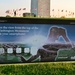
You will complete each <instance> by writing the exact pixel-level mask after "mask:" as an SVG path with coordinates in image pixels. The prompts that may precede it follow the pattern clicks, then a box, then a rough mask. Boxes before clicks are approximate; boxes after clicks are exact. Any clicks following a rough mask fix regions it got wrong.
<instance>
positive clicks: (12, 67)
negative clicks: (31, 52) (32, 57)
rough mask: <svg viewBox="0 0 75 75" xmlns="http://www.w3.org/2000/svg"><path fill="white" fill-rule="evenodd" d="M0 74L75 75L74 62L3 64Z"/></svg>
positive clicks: (0, 67) (0, 66)
mask: <svg viewBox="0 0 75 75" xmlns="http://www.w3.org/2000/svg"><path fill="white" fill-rule="evenodd" d="M0 75H75V62H62V63H61V62H48V63H32V64H31V63H30V64H4V65H0Z"/></svg>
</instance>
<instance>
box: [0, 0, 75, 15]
mask: <svg viewBox="0 0 75 75" xmlns="http://www.w3.org/2000/svg"><path fill="white" fill-rule="evenodd" d="M42 1H43V0H42ZM30 3H31V0H0V15H4V13H5V11H6V10H8V9H9V10H12V9H19V8H26V11H28V12H30V6H31V5H30ZM52 9H55V10H57V9H59V10H68V11H74V12H75V0H51V10H52Z"/></svg>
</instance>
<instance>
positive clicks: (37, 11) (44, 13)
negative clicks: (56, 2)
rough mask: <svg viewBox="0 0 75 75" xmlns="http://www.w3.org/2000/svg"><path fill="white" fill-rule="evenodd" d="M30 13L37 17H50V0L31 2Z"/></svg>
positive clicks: (32, 0)
mask: <svg viewBox="0 0 75 75" xmlns="http://www.w3.org/2000/svg"><path fill="white" fill-rule="evenodd" d="M31 13H33V14H34V15H36V16H37V17H50V0H31Z"/></svg>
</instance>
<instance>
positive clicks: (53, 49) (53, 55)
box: [0, 19, 75, 63]
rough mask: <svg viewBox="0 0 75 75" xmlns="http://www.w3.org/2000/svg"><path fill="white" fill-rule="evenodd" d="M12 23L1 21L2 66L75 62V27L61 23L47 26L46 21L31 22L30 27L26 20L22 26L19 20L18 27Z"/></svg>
mask: <svg viewBox="0 0 75 75" xmlns="http://www.w3.org/2000/svg"><path fill="white" fill-rule="evenodd" d="M9 20H10V19H9ZM9 20H7V22H4V21H2V20H0V63H27V62H49V61H53V62H55V61H73V60H75V25H74V24H70V23H67V21H66V23H65V22H63V21H61V22H62V24H61V23H60V20H56V21H55V23H54V22H53V21H54V20H53V21H52V20H49V23H48V20H45V19H43V20H42V23H41V21H40V20H41V19H39V20H38V19H36V22H35V20H29V21H30V22H31V23H30V22H27V21H28V20H27V21H26V19H23V20H24V21H23V20H21V22H22V23H21V22H20V23H18V22H19V21H20V20H19V19H16V23H15V21H14V20H13V19H12V20H11V21H10V22H8V21H9ZM37 20H38V21H37ZM44 20H45V22H46V23H44V22H43V21H44ZM12 21H14V22H12ZM25 21H26V22H25ZM52 22H53V23H52ZM56 22H57V23H56ZM72 23H73V22H72Z"/></svg>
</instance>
